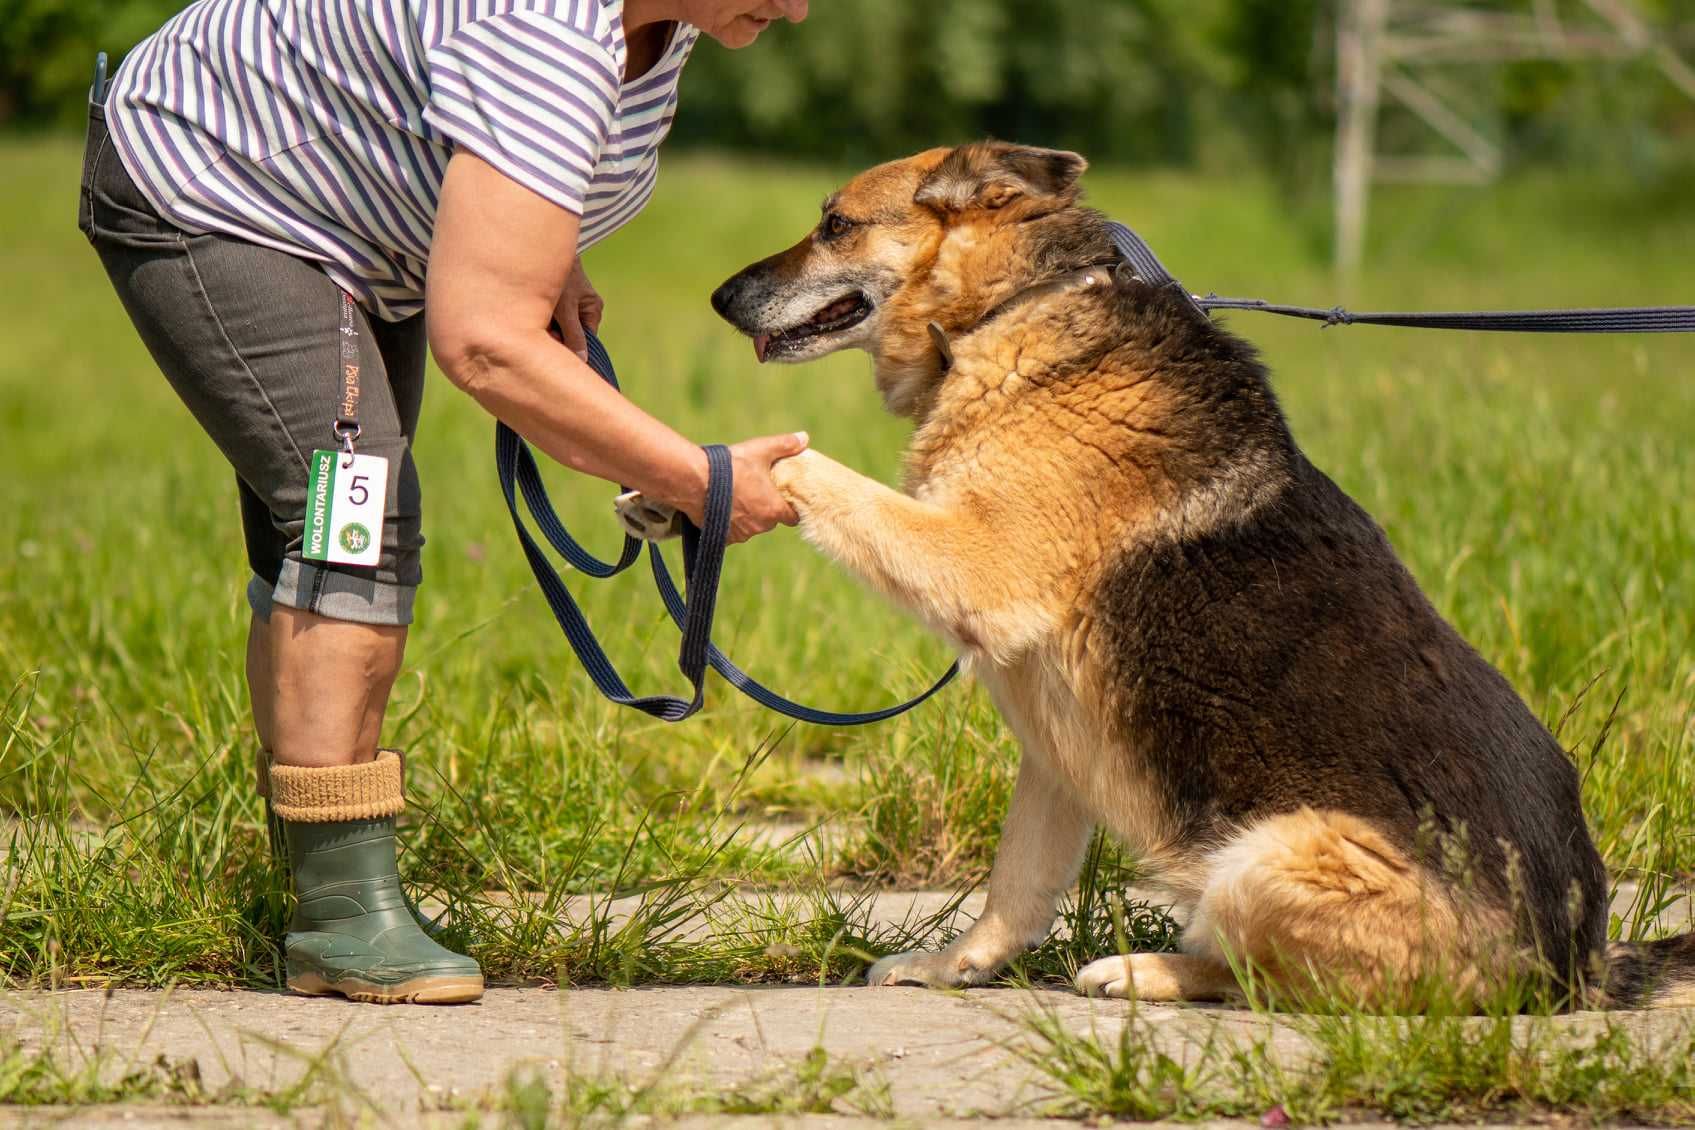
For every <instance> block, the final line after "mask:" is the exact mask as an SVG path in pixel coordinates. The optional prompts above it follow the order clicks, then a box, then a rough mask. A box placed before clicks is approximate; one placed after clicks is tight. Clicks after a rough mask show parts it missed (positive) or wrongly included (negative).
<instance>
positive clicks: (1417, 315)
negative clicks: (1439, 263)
mask: <svg viewBox="0 0 1695 1130" xmlns="http://www.w3.org/2000/svg"><path fill="white" fill-rule="evenodd" d="M1112 241H1113V244H1114V245H1115V246H1116V247H1117V248H1118V253H1119V254H1120V255H1122V256H1123V257H1124V259H1125V261H1126V262H1128V263H1129V264H1130V267H1131V269H1132V270H1133V271H1135V273H1136V277H1137V278H1139V279H1141V280H1142V281H1143V282H1145V283H1148V284H1150V285H1153V286H1166V285H1170V286H1180V285H1181V284H1179V283H1178V282H1177V279H1176V278H1175V277H1174V276H1173V275H1172V274H1171V272H1170V271H1168V270H1166V269H1165V265H1164V264H1163V263H1161V262H1160V261H1159V257H1158V256H1156V255H1155V254H1154V253H1153V249H1152V248H1150V247H1149V246H1148V245H1147V243H1146V242H1145V241H1144V240H1143V239H1142V237H1141V236H1139V235H1137V234H1136V233H1135V232H1133V231H1131V230H1130V229H1129V228H1127V227H1125V226H1124V225H1123V224H1113V225H1112ZM1183 293H1184V294H1187V295H1188V296H1189V300H1190V301H1191V302H1193V303H1194V304H1195V305H1196V306H1198V307H1200V308H1201V309H1202V310H1207V311H1212V310H1257V311H1259V312H1260V313H1262V314H1281V315H1283V316H1284V317H1287V318H1306V319H1309V320H1311V321H1315V322H1323V323H1324V324H1325V325H1326V326H1353V325H1360V326H1404V327H1407V328H1410V329H1432V330H1489V331H1495V332H1506V333H1555V334H1559V333H1563V334H1603V333H1695V306H1625V307H1616V308H1603V309H1593V310H1396V311H1376V312H1369V313H1359V314H1355V313H1352V312H1350V311H1348V310H1344V309H1343V308H1342V307H1340V306H1332V307H1330V308H1329V309H1324V308H1321V307H1317V306H1286V305H1283V304H1281V303H1276V302H1267V301H1266V300H1265V299H1263V298H1221V297H1219V296H1218V295H1216V294H1206V295H1195V294H1189V292H1188V291H1187V290H1184V291H1183Z"/></svg>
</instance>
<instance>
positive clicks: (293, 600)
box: [247, 557, 418, 627]
mask: <svg viewBox="0 0 1695 1130" xmlns="http://www.w3.org/2000/svg"><path fill="white" fill-rule="evenodd" d="M254 580H256V581H258V578H257V577H256V578H254ZM263 584H264V582H263V581H259V587H263ZM254 588H255V586H254V585H252V584H249V585H248V587H247V594H248V595H247V600H248V603H249V604H253V605H254V609H253V610H254V612H256V613H259V608H258V606H257V605H256V604H254ZM417 596H418V586H417V585H397V584H395V583H393V582H392V581H379V580H377V579H375V578H374V577H362V576H359V575H358V574H356V573H344V572H341V571H340V570H337V569H326V568H324V567H323V566H321V565H316V564H314V563H312V562H310V561H296V560H295V559H294V558H292V557H290V558H287V559H286V560H284V561H283V563H282V572H281V573H279V574H278V575H277V583H276V587H275V588H273V589H272V590H271V592H270V604H271V605H273V606H274V605H278V604H281V605H283V606H285V607H288V608H298V609H300V610H301V611H302V612H311V613H313V614H314V615H318V616H324V617H327V618H328V619H331V620H346V621H348V622H349V623H354V624H380V625H384V626H388V627H403V626H405V625H407V624H410V623H411V622H412V603H413V601H414V600H416V599H417ZM259 615H260V617H261V618H262V619H266V620H268V619H270V611H269V608H267V609H266V611H265V612H263V613H259Z"/></svg>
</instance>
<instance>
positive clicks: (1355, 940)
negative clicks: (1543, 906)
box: [1183, 809, 1507, 1007]
mask: <svg viewBox="0 0 1695 1130" xmlns="http://www.w3.org/2000/svg"><path fill="white" fill-rule="evenodd" d="M1458 905H1459V901H1458V898H1457V896H1456V892H1455V891H1454V890H1453V889H1452V888H1451V887H1450V886H1448V885H1447V884H1446V883H1444V882H1443V881H1441V880H1440V879H1438V878H1437V877H1435V876H1434V875H1432V874H1431V873H1430V872H1429V871H1428V870H1427V869H1426V868H1424V867H1422V866H1420V865H1419V864H1418V863H1417V862H1415V861H1414V860H1412V859H1411V858H1409V857H1408V856H1407V854H1406V853H1405V852H1404V851H1402V850H1401V849H1400V848H1398V847H1397V846H1395V845H1394V844H1393V843H1391V842H1390V841H1389V839H1388V838H1387V837H1386V836H1384V835H1383V834H1382V833H1380V832H1379V831H1378V830H1377V829H1376V828H1374V827H1373V826H1372V825H1371V824H1370V823H1368V822H1367V821H1365V820H1362V819H1360V818H1358V817H1356V816H1351V815H1349V814H1346V813H1342V812H1336V811H1314V810H1312V809H1302V810H1300V811H1297V812H1290V813H1285V814H1282V815H1278V816H1273V817H1269V818H1267V819H1264V820H1261V821H1259V822H1257V823H1255V824H1251V825H1249V826H1248V827H1246V828H1244V829H1243V830H1242V831H1240V832H1238V833H1237V834H1236V835H1235V836H1233V837H1232V838H1231V839H1230V840H1229V841H1227V842H1226V843H1225V844H1224V845H1223V846H1222V847H1221V848H1219V849H1218V850H1217V851H1215V852H1213V853H1212V855H1211V856H1210V858H1209V866H1208V871H1207V874H1206V877H1205V880H1204V886H1203V888H1202V890H1201V894H1200V897H1199V899H1198V901H1197V902H1196V905H1195V912H1194V915H1193V917H1192V918H1191V919H1190V921H1189V925H1188V927H1187V928H1186V929H1185V931H1184V934H1183V949H1184V951H1185V952H1186V953H1188V954H1191V955H1194V956H1196V957H1199V958H1203V959H1206V960H1208V961H1210V962H1212V963H1214V965H1216V966H1221V967H1223V966H1228V965H1231V964H1234V965H1235V966H1236V967H1237V968H1239V969H1245V970H1248V971H1251V973H1252V974H1253V975H1254V976H1256V977H1258V976H1262V975H1263V977H1264V979H1265V983H1266V984H1267V985H1268V987H1270V988H1271V989H1272V990H1273V991H1275V992H1279V993H1287V994H1289V995H1291V996H1293V997H1294V999H1295V1000H1296V1001H1297V1002H1298V1001H1299V999H1300V998H1301V997H1302V996H1303V995H1305V994H1309V993H1314V994H1317V996H1318V997H1320V998H1331V997H1335V996H1338V995H1339V996H1340V997H1342V998H1343V999H1344V1000H1346V1001H1347V1002H1349V1003H1350V1004H1355V1005H1359V1006H1363V1007H1396V1006H1399V1005H1400V1004H1402V1003H1404V1002H1405V1001H1406V1000H1409V999H1411V997H1410V996H1409V994H1411V993H1416V992H1418V991H1420V985H1421V983H1422V984H1423V985H1426V986H1429V985H1440V986H1443V987H1444V989H1445V991H1451V992H1453V993H1454V994H1455V995H1456V997H1457V998H1458V997H1463V996H1467V995H1469V994H1470V993H1471V992H1472V991H1473V990H1475V989H1476V988H1477V987H1478V985H1479V975H1480V968H1481V967H1480V965H1479V964H1478V961H1477V958H1478V955H1479V954H1480V953H1482V952H1483V949H1482V948H1481V947H1482V946H1484V945H1486V942H1487V938H1488V937H1489V936H1491V934H1492V932H1494V933H1493V936H1495V937H1497V938H1498V937H1501V936H1502V933H1501V932H1504V931H1505V929H1506V926H1507V923H1506V922H1505V921H1504V920H1503V921H1501V922H1495V921H1493V920H1489V921H1482V920H1476V921H1471V922H1467V923H1465V924H1463V925H1462V921H1461V915H1460V913H1459V911H1458Z"/></svg>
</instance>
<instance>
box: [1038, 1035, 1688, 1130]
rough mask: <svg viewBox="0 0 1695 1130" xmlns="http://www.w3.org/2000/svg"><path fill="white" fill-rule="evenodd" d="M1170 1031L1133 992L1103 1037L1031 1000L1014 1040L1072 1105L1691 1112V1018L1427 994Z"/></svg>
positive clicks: (1317, 1116) (1532, 1115) (1208, 1111)
mask: <svg viewBox="0 0 1695 1130" xmlns="http://www.w3.org/2000/svg"><path fill="white" fill-rule="evenodd" d="M1589 1019H1590V1020H1591V1021H1593V1020H1594V1018H1589ZM1178 1031H1181V1033H1182V1035H1181V1036H1178V1037H1174V1036H1173V1034H1172V1030H1169V1029H1168V1030H1162V1025H1160V1024H1159V1023H1157V1022H1155V1021H1153V1020H1150V1018H1149V1017H1148V1016H1147V1015H1146V1014H1144V1013H1142V1012H1141V1011H1139V1010H1138V1009H1137V1008H1136V1007H1135V1006H1134V1005H1132V1006H1131V1008H1130V1011H1129V1013H1128V1015H1126V1016H1125V1017H1124V1018H1123V1023H1122V1024H1121V1025H1120V1026H1119V1027H1118V1031H1117V1032H1116V1034H1113V1035H1110V1036H1108V1035H1103V1034H1102V1033H1100V1032H1090V1033H1083V1032H1079V1031H1077V1030H1075V1029H1073V1028H1071V1027H1069V1026H1068V1025H1066V1024H1065V1023H1064V1022H1063V1021H1062V1020H1061V1019H1060V1018H1059V1017H1058V1016H1057V1015H1056V1014H1055V1013H1053V1012H1052V1011H1051V1010H1044V1009H1042V1008H1040V1007H1037V1008H1036V1009H1035V1010H1033V1011H1031V1012H1029V1013H1028V1014H1027V1015H1026V1017H1025V1036H1024V1039H1023V1040H1022V1042H1018V1043H1015V1044H1014V1045H1012V1047H1013V1050H1014V1051H1015V1053H1016V1054H1017V1055H1018V1056H1019V1057H1020V1058H1021V1059H1023V1060H1024V1061H1025V1062H1026V1063H1028V1064H1029V1065H1030V1066H1031V1067H1033V1068H1034V1069H1035V1071H1036V1072H1037V1074H1038V1075H1039V1076H1040V1077H1041V1079H1042V1089H1043V1090H1044V1091H1045V1097H1046V1100H1047V1101H1046V1104H1045V1105H1046V1107H1047V1109H1048V1110H1049V1112H1050V1113H1054V1114H1058V1115H1062V1116H1067V1117H1074V1118H1090V1119H1099V1118H1102V1117H1112V1118H1124V1119H1131V1120H1135V1121H1153V1120H1173V1121H1186V1122H1195V1121H1204V1120H1209V1119H1217V1118H1255V1117H1257V1118H1260V1119H1261V1120H1262V1121H1261V1125H1287V1124H1295V1125H1314V1124H1317V1125H1323V1124H1326V1123H1330V1122H1337V1121H1362V1120H1364V1121H1377V1120H1389V1121H1394V1122H1402V1123H1411V1124H1414V1125H1426V1124H1430V1123H1456V1122H1458V1123H1466V1122H1512V1123H1523V1122H1541V1121H1558V1122H1561V1123H1565V1122H1570V1121H1573V1120H1575V1121H1578V1122H1580V1123H1584V1124H1597V1123H1620V1122H1622V1123H1625V1124H1627V1125H1663V1126H1689V1125H1695V1027H1692V1026H1691V1025H1689V1024H1687V1023H1685V1024H1683V1025H1681V1026H1680V1027H1676V1026H1674V1027H1668V1028H1665V1029H1662V1030H1659V1031H1655V1030H1652V1029H1649V1028H1647V1027H1646V1026H1632V1025H1630V1024H1629V1023H1628V1022H1627V1021H1626V1020H1625V1019H1621V1018H1617V1017H1607V1018H1605V1019H1602V1020H1600V1021H1598V1022H1588V1023H1574V1022H1570V1021H1567V1020H1564V1019H1561V1018H1555V1017H1551V1016H1548V1015H1547V1014H1545V1013H1544V1014H1532V1015H1529V1016H1517V1015H1512V1014H1511V1013H1509V1012H1505V1011H1502V1012H1497V1013H1494V1014H1491V1015H1487V1016H1482V1017H1473V1016H1465V1015H1456V1014H1455V1013H1454V1012H1453V1011H1451V1010H1444V1009H1442V1008H1441V1007H1435V1008H1433V1010H1432V1011H1431V1012H1430V1013H1428V1014H1426V1015H1421V1016H1365V1015H1360V1014H1358V1013H1348V1012H1342V1013H1337V1014H1331V1015H1320V1016H1311V1017H1297V1018H1293V1019H1280V1020H1279V1022H1278V1028H1277V1029H1273V1028H1271V1027H1269V1026H1264V1025H1253V1026H1251V1027H1250V1026H1244V1025H1242V1024H1233V1025H1227V1024H1224V1023H1220V1022H1217V1021H1216V1020H1215V1021H1213V1022H1212V1023H1211V1024H1210V1025H1209V1026H1207V1027H1206V1028H1205V1030H1203V1031H1196V1030H1195V1028H1194V1027H1192V1026H1191V1027H1188V1028H1184V1029H1178Z"/></svg>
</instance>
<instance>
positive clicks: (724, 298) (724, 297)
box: [712, 275, 741, 320]
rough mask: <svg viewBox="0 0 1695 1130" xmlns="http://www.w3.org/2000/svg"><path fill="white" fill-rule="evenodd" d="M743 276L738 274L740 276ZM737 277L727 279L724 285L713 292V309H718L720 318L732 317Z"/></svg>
mask: <svg viewBox="0 0 1695 1130" xmlns="http://www.w3.org/2000/svg"><path fill="white" fill-rule="evenodd" d="M740 277H741V276H739V275H738V276H736V278H740ZM735 292H736V279H735V278H731V279H726V280H725V282H724V285H723V286H720V287H719V288H718V289H717V290H715V291H713V292H712V309H713V310H715V311H717V313H718V316H719V317H720V318H724V319H726V320H728V319H729V317H730V303H731V301H733V300H734V298H735V296H736V295H735Z"/></svg>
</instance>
